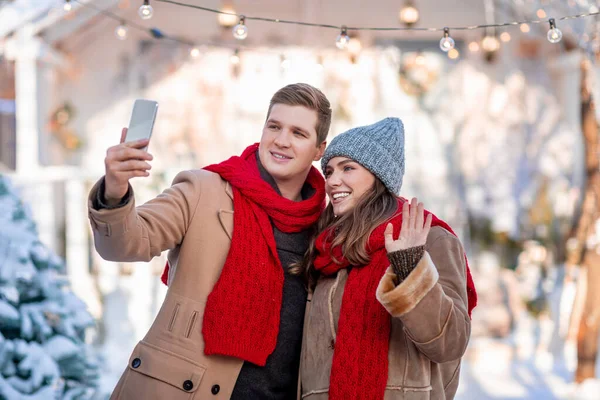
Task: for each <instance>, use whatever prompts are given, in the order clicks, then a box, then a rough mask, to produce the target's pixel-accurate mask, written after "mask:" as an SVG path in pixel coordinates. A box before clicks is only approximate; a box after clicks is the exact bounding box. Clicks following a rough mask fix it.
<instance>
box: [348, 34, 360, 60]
mask: <svg viewBox="0 0 600 400" xmlns="http://www.w3.org/2000/svg"><path fill="white" fill-rule="evenodd" d="M361 50H362V43H361V42H360V39H359V38H357V37H353V38H350V41H349V42H348V52H349V53H350V54H352V55H353V56H357V55H358V54H359V53H360V51H361Z"/></svg>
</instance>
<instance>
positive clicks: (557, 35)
mask: <svg viewBox="0 0 600 400" xmlns="http://www.w3.org/2000/svg"><path fill="white" fill-rule="evenodd" d="M74 1H75V2H77V3H79V4H80V5H81V6H82V7H88V8H91V9H94V10H96V11H97V12H98V13H99V14H103V15H105V16H107V17H109V18H112V19H115V20H117V21H120V20H122V17H121V16H119V15H117V14H115V13H113V12H110V11H108V10H106V9H101V8H99V7H97V6H95V5H93V4H92V3H87V2H82V1H81V0H74ZM155 1H160V2H164V3H169V4H173V5H177V6H181V7H188V8H194V9H199V10H203V11H208V12H213V13H217V14H222V12H221V11H220V10H216V9H212V8H207V7H202V6H197V5H193V4H188V3H181V2H178V1H175V0H155ZM66 3H73V1H71V0H65V4H66ZM69 5H71V4H69ZM596 10H597V8H592V9H591V10H590V11H591V12H589V13H582V14H576V15H566V16H562V17H560V18H556V20H560V21H562V20H571V19H580V18H587V17H590V16H598V15H600V11H596ZM138 13H139V14H140V16H141V17H143V18H144V19H148V18H150V17H152V14H153V9H152V7H151V6H150V1H149V0H144V4H143V5H142V6H141V7H140V9H139V10H138ZM234 15H235V14H234ZM235 16H236V17H237V15H235ZM244 18H245V19H248V20H259V21H265V22H275V23H283V24H295V25H301V26H310V27H321V28H328V29H340V27H339V26H336V25H331V24H317V23H310V22H299V21H290V20H282V19H273V18H265V17H248V16H246V17H244ZM556 20H555V19H554V18H553V19H552V20H551V21H552V22H550V21H548V22H550V23H551V28H550V31H549V32H548V35H549V38H548V39H549V40H550V39H552V40H553V41H560V39H562V32H561V31H560V30H559V29H558V28H556V22H555V21H556ZM126 22H127V26H128V27H129V28H135V29H137V30H140V31H144V32H147V33H149V34H151V35H152V36H153V37H155V38H158V39H160V38H163V37H166V38H167V39H169V40H171V41H173V42H176V43H180V44H182V45H185V46H188V48H189V46H193V43H190V42H189V41H188V40H186V39H182V38H179V37H176V36H170V35H169V36H167V35H164V34H163V33H162V32H161V31H159V30H158V29H156V28H151V29H148V28H147V27H144V26H141V25H139V24H136V23H134V22H132V21H126ZM542 22H544V21H540V20H525V21H512V22H504V23H499V24H494V23H492V24H490V23H487V24H483V25H470V26H455V27H445V28H435V27H430V28H424V27H419V28H417V27H346V26H342V27H341V32H342V33H346V34H345V35H342V34H340V36H338V39H339V42H340V43H339V44H338V42H336V45H338V47H339V46H340V45H341V46H342V48H346V46H347V45H348V43H349V41H350V38H349V37H347V31H348V30H352V31H361V30H369V31H428V32H439V31H442V30H443V31H444V37H443V38H442V39H441V40H440V48H441V49H442V50H444V51H446V52H447V51H449V50H451V48H452V47H453V46H454V40H453V39H452V38H451V37H450V35H449V31H450V30H451V29H452V30H475V29H482V28H484V29H490V28H502V27H511V26H519V27H520V30H521V31H522V32H523V33H527V32H529V31H530V26H529V24H530V23H542ZM568 28H569V27H568V26H567V28H565V29H568ZM446 34H447V36H446ZM505 37H507V36H506V35H505ZM501 39H502V37H501ZM207 44H210V43H209V42H207ZM580 45H581V44H580ZM214 46H220V47H223V46H224V45H223V44H222V43H217V44H214ZM451 46H452V47H451ZM225 47H227V46H225ZM474 48H475V45H474V44H469V50H471V51H477V50H474Z"/></svg>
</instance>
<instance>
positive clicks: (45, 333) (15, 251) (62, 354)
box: [0, 174, 99, 400]
mask: <svg viewBox="0 0 600 400" xmlns="http://www.w3.org/2000/svg"><path fill="white" fill-rule="evenodd" d="M64 271H65V265H64V263H63V261H62V259H61V258H60V257H58V256H57V255H56V254H54V253H53V252H52V251H50V250H49V249H48V248H47V247H45V246H44V245H43V244H42V243H41V242H40V241H39V238H38V232H37V228H36V225H35V223H34V222H33V220H32V217H31V213H30V212H29V209H28V208H27V206H26V205H25V204H23V202H22V201H21V199H20V198H19V196H18V194H17V193H16V191H15V189H14V188H13V186H12V185H11V184H10V181H9V180H8V178H7V177H6V176H4V175H2V174H0V400H46V399H52V400H54V399H69V400H71V399H72V400H75V399H80V400H83V399H86V400H87V399H95V398H97V396H98V393H97V392H98V391H97V386H98V381H99V362H98V359H97V358H96V356H95V355H94V354H93V351H92V349H91V348H90V347H89V346H88V345H86V344H85V342H84V334H85V331H86V329H88V328H90V327H92V326H93V325H94V320H93V318H92V317H91V315H90V314H89V313H88V312H87V310H86V307H85V304H84V303H83V302H82V301H81V300H80V299H79V298H77V297H76V296H75V295H74V294H73V293H72V292H71V291H70V290H69V285H68V282H67V280H66V278H65V276H64Z"/></svg>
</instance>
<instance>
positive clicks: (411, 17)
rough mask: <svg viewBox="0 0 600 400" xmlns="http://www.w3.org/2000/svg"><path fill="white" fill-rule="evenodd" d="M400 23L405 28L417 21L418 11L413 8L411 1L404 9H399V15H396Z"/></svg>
mask: <svg viewBox="0 0 600 400" xmlns="http://www.w3.org/2000/svg"><path fill="white" fill-rule="evenodd" d="M398 18H399V19H400V22H402V23H403V24H404V25H406V26H412V25H414V24H416V23H417V22H418V21H419V10H417V7H415V6H414V4H413V3H412V1H410V0H409V1H407V2H406V4H405V5H404V7H402V9H400V14H399V15H398Z"/></svg>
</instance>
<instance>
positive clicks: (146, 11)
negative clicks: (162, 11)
mask: <svg viewBox="0 0 600 400" xmlns="http://www.w3.org/2000/svg"><path fill="white" fill-rule="evenodd" d="M138 14H139V16H140V18H141V19H150V18H152V16H153V15H154V9H153V8H152V6H151V5H150V0H144V4H142V5H141V6H140V8H139V9H138Z"/></svg>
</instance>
